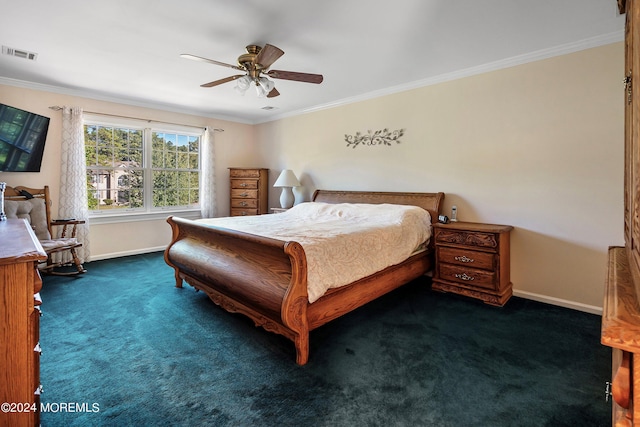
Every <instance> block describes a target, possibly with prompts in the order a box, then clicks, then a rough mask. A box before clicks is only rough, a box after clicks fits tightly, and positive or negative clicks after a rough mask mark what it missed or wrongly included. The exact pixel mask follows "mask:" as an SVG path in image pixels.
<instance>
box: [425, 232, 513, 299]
mask: <svg viewBox="0 0 640 427" xmlns="http://www.w3.org/2000/svg"><path fill="white" fill-rule="evenodd" d="M512 229H513V227H511V226H510V225H496V224H481V223H472V222H452V223H449V224H435V225H434V234H435V236H434V238H435V247H436V269H435V274H434V277H433V285H432V289H434V290H438V291H443V292H454V293H457V294H460V295H465V296H469V297H473V298H478V299H480V300H482V301H484V302H485V303H487V304H491V305H498V306H503V305H504V304H505V303H506V302H507V300H509V298H510V297H511V295H512V293H513V292H512V284H511V279H510V276H509V274H510V259H509V238H510V236H509V234H510V232H511V230H512Z"/></svg>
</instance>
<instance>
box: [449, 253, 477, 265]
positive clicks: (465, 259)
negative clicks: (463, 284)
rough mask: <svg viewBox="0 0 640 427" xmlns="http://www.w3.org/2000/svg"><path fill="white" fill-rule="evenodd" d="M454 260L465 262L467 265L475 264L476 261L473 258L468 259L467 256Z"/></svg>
mask: <svg viewBox="0 0 640 427" xmlns="http://www.w3.org/2000/svg"><path fill="white" fill-rule="evenodd" d="M453 259H455V260H456V261H460V262H465V263H467V262H474V261H475V259H473V258H467V257H466V256H464V255H462V256H457V257H454V258H453Z"/></svg>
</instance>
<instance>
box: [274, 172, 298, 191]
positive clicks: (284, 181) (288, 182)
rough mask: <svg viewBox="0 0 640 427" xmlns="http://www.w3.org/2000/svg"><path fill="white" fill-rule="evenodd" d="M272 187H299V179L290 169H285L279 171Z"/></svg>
mask: <svg viewBox="0 0 640 427" xmlns="http://www.w3.org/2000/svg"><path fill="white" fill-rule="evenodd" d="M273 186H274V187H299V186H300V181H298V178H296V175H295V174H294V173H293V171H292V170H291V169H285V170H283V171H282V172H280V176H279V177H278V179H276V182H275V184H273Z"/></svg>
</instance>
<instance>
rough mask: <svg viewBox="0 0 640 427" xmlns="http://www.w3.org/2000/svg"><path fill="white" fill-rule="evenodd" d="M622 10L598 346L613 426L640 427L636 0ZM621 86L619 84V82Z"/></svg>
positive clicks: (639, 30) (639, 27) (639, 31)
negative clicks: (616, 177)
mask: <svg viewBox="0 0 640 427" xmlns="http://www.w3.org/2000/svg"><path fill="white" fill-rule="evenodd" d="M618 7H619V9H620V13H626V30H625V75H624V76H620V79H621V81H622V82H623V83H624V103H625V163H624V165H625V166H624V167H625V174H624V175H625V177H624V194H625V196H624V236H625V246H624V247H611V248H609V265H608V275H607V280H606V285H605V295H604V304H603V312H602V334H601V342H602V344H604V345H606V346H609V347H611V348H612V379H611V383H610V392H611V395H612V397H613V414H612V415H613V425H614V426H640V133H639V132H640V76H639V74H640V0H618ZM621 87H622V85H621Z"/></svg>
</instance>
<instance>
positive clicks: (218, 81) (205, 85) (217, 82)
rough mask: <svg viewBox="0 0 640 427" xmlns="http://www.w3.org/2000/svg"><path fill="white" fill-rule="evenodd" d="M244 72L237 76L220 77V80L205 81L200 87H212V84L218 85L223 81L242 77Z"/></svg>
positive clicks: (226, 81)
mask: <svg viewBox="0 0 640 427" xmlns="http://www.w3.org/2000/svg"><path fill="white" fill-rule="evenodd" d="M243 76H244V74H239V75H237V76H230V77H225V78H224V79H220V80H215V81H213V82H209V83H205V84H202V85H200V87H213V86H218V85H221V84H223V83H229V82H232V81H234V80H235V79H239V78H240V77H243Z"/></svg>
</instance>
